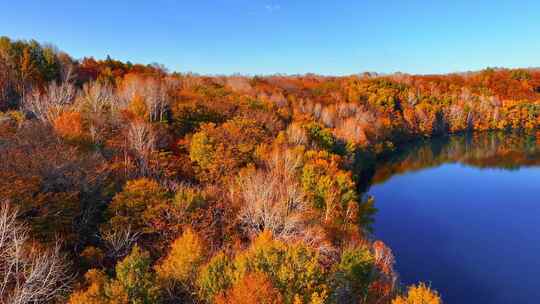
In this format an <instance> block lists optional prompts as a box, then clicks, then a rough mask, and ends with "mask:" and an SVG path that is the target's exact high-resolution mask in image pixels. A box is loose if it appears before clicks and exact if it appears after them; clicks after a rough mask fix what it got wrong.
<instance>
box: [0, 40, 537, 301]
mask: <svg viewBox="0 0 540 304" xmlns="http://www.w3.org/2000/svg"><path fill="white" fill-rule="evenodd" d="M539 126H540V69H538V70H537V69H532V68H528V69H502V68H487V69H484V70H481V71H476V72H464V73H455V74H447V75H409V74H402V73H396V74H391V75H378V74H374V73H364V74H358V75H351V76H341V77H330V76H321V75H313V74H306V75H266V76H243V75H230V76H220V75H213V76H206V75H196V74H191V73H178V72H170V71H168V70H167V69H166V68H165V67H164V66H161V65H158V64H151V65H145V64H136V63H131V62H121V61H118V60H114V59H112V58H110V57H107V58H106V59H105V60H98V59H94V58H92V57H86V58H82V59H74V58H72V57H71V56H70V55H68V54H66V53H64V52H62V51H60V50H58V49H57V48H56V47H54V46H52V45H46V44H40V43H38V42H36V41H34V40H30V41H25V40H12V39H10V38H8V37H1V38H0V302H1V303H9V304H12V303H13V304H24V303H69V304H83V303H88V304H113V303H114V304H127V303H132V304H149V303H208V304H211V303H216V304H233V303H240V304H241V303H246V304H248V303H261V304H270V303H273V304H278V303H291V304H302V303H305V304H307V303H312V304H319V303H392V304H406V303H410V304H413V303H430V304H431V303H441V302H442V300H441V296H442V297H443V298H444V295H440V294H438V293H437V291H435V290H433V289H432V288H431V287H430V286H429V284H425V283H421V282H419V283H418V284H417V285H412V286H402V284H401V283H400V280H399V275H398V273H397V272H396V271H395V269H394V263H395V259H394V255H393V253H392V250H391V248H389V247H388V246H386V245H385V244H384V243H383V242H382V241H380V240H376V239H374V237H373V235H372V233H371V223H372V220H373V214H374V213H375V212H376V204H375V199H376V198H372V197H369V196H367V195H365V193H364V192H363V190H362V189H363V187H362V185H363V184H364V183H365V182H366V174H365V172H366V170H370V168H373V166H374V164H375V163H376V162H377V160H378V159H380V158H384V157H387V156H388V155H389V154H390V153H392V151H394V150H396V149H398V148H399V147H400V146H402V145H404V144H407V143H410V142H412V141H414V140H418V139H422V138H431V137H436V136H441V135H445V134H451V133H463V132H472V131H478V132H481V131H501V132H502V131H511V130H513V131H517V132H528V133H531V134H535V133H537V132H538V127H539ZM536 135H540V134H536ZM536 138H538V136H536ZM516 144H520V143H516ZM529 144H530V143H529ZM479 146H482V144H481V143H480V144H479ZM450 152H451V151H450ZM448 154H449V155H446V154H445V155H443V156H441V157H451V155H450V154H451V153H448ZM411 162H413V163H414V159H412V160H411ZM471 162H474V159H471ZM389 170H402V169H401V168H391V169H389ZM372 178H373V177H372ZM374 179H375V180H380V179H384V176H375V177H374ZM369 182H371V180H370V181H369ZM411 246H421V244H411Z"/></svg>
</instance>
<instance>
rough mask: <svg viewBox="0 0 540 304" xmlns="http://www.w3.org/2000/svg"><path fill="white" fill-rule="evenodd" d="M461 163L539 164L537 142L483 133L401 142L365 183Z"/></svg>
mask: <svg viewBox="0 0 540 304" xmlns="http://www.w3.org/2000/svg"><path fill="white" fill-rule="evenodd" d="M445 163H462V164H466V165H468V166H473V167H478V168H501V169H508V170H515V169H519V168H521V167H529V166H537V165H540V141H539V140H538V139H537V137H536V135H535V134H531V133H517V132H515V133H509V132H508V133H507V132H489V133H488V132H486V133H473V134H463V135H451V136H446V137H437V138H434V139H430V140H423V141H417V142H414V143H410V144H407V145H404V146H402V147H400V148H399V149H397V150H396V151H393V152H392V153H388V154H387V155H385V156H382V157H381V158H380V159H379V160H378V161H377V162H376V163H374V168H373V170H371V175H368V176H365V177H366V178H367V179H368V183H367V184H368V185H373V184H379V183H382V182H385V181H386V180H388V179H389V178H390V177H392V176H394V175H397V174H403V173H407V172H410V171H416V170H422V169H426V168H431V167H437V166H440V165H442V164H445Z"/></svg>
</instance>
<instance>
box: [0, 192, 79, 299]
mask: <svg viewBox="0 0 540 304" xmlns="http://www.w3.org/2000/svg"><path fill="white" fill-rule="evenodd" d="M68 268H69V264H68V263H67V262H66V260H65V257H64V256H63V254H62V253H61V252H60V244H59V243H58V242H57V243H56V244H55V245H54V246H53V248H49V249H45V250H42V249H40V248H38V246H37V245H35V244H34V243H32V242H31V241H30V238H29V230H28V227H27V226H26V225H24V224H22V223H20V222H18V221H17V211H16V210H15V209H13V208H12V207H11V206H10V204H9V203H8V202H3V203H2V206H0V302H2V303H10V304H26V303H47V302H50V301H52V300H53V299H55V298H56V297H58V296H60V295H62V294H63V293H64V292H66V291H67V290H68V288H69V283H70V282H71V281H72V276H70V275H68Z"/></svg>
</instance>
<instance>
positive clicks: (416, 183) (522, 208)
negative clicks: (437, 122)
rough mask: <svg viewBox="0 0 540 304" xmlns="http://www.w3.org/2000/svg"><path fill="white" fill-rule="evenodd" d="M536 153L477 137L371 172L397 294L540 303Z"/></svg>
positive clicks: (438, 144)
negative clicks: (416, 290) (399, 285)
mask: <svg viewBox="0 0 540 304" xmlns="http://www.w3.org/2000/svg"><path fill="white" fill-rule="evenodd" d="M539 145H540V143H538V142H537V141H536V139H535V138H534V137H531V136H524V135H502V134H476V135H474V136H453V137H449V138H444V139H438V140H435V141H432V142H425V143H421V144H415V145H413V146H411V147H408V148H406V149H403V150H402V151H399V153H396V154H395V155H393V156H392V157H390V158H389V159H387V160H386V161H384V162H382V163H379V164H378V165H377V168H376V170H375V173H374V176H373V178H372V179H373V181H372V183H373V185H372V186H371V188H370V189H369V190H368V193H369V194H371V195H373V196H375V199H376V207H377V208H378V212H377V214H376V216H375V224H374V233H375V236H376V237H377V238H379V239H381V240H383V241H384V242H385V243H387V244H388V245H389V246H390V247H391V248H392V249H393V251H394V254H395V256H396V262H397V264H396V268H397V270H398V272H399V273H400V276H401V280H402V282H403V283H404V284H407V285H408V284H412V283H415V282H418V281H424V282H429V283H431V286H432V287H433V288H435V289H437V290H438V291H439V292H440V293H441V294H442V296H443V300H444V301H445V303H495V304H497V303H535V302H536V301H538V298H539V296H540V199H539V194H540V167H538V165H539V164H540V154H539V152H538V146H539Z"/></svg>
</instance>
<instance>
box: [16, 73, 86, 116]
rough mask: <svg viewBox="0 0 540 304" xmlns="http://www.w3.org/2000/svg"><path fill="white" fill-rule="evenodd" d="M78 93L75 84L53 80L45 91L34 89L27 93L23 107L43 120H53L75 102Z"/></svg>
mask: <svg viewBox="0 0 540 304" xmlns="http://www.w3.org/2000/svg"><path fill="white" fill-rule="evenodd" d="M76 95H77V88H75V86H74V85H73V84H71V83H67V82H63V83H61V84H57V83H56V82H51V83H50V84H49V86H48V87H47V90H46V92H45V93H42V92H41V91H40V90H38V89H34V90H33V91H32V92H31V93H29V94H27V95H26V96H25V97H24V99H23V102H22V108H23V109H24V110H26V111H28V112H31V113H32V114H34V115H35V116H36V118H37V119H39V120H41V121H42V122H52V121H54V120H55V119H56V118H57V117H58V116H59V115H60V114H61V113H62V111H63V110H65V109H66V108H67V107H68V106H70V105H72V104H73V101H74V100H75V96H76Z"/></svg>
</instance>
